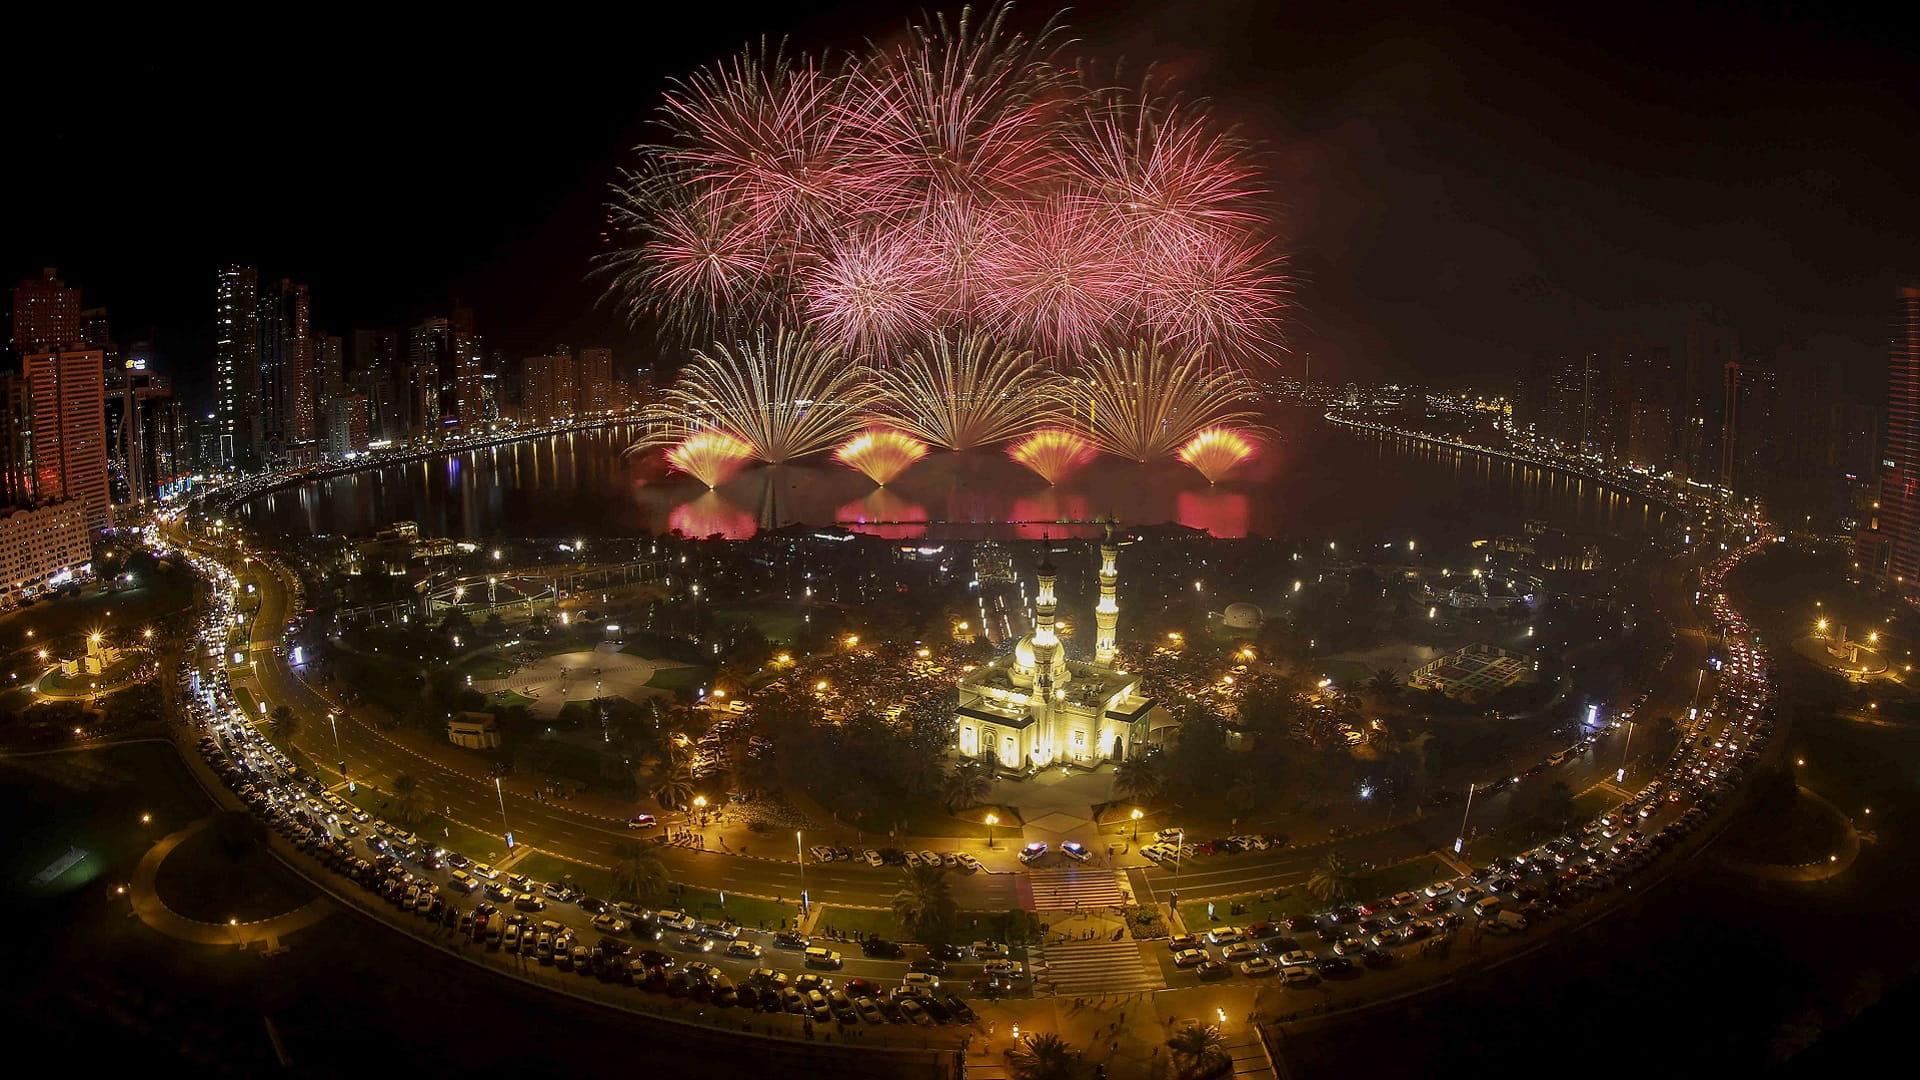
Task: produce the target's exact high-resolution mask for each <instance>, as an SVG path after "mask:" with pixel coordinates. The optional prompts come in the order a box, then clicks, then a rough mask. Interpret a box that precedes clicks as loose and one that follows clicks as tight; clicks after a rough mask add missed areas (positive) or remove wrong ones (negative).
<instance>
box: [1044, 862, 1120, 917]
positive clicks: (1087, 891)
mask: <svg viewBox="0 0 1920 1080" xmlns="http://www.w3.org/2000/svg"><path fill="white" fill-rule="evenodd" d="M1027 885H1028V887H1030V888H1031V889H1032V890H1033V909H1034V910H1035V911H1089V910H1096V909H1099V908H1106V907H1111V906H1113V905H1114V904H1120V903H1125V902H1126V900H1127V894H1126V891H1125V890H1123V889H1121V887H1120V878H1119V875H1117V874H1115V873H1114V872H1113V871H1112V870H1093V869H1083V868H1077V867H1075V868H1069V869H1066V870H1036V871H1034V872H1033V873H1031V874H1028V875H1027Z"/></svg>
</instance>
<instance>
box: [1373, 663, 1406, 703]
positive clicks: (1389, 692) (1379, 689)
mask: <svg viewBox="0 0 1920 1080" xmlns="http://www.w3.org/2000/svg"><path fill="white" fill-rule="evenodd" d="M1367 689H1369V690H1372V691H1373V692H1374V693H1376V694H1379V695H1380V696H1381V697H1392V696H1393V695H1395V694H1397V693H1399V692H1400V676H1399V675H1396V674H1395V673H1394V671H1393V669H1392V668H1374V669H1373V678H1371V679H1368V680H1367Z"/></svg>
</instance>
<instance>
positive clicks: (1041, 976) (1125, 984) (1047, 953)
mask: <svg viewBox="0 0 1920 1080" xmlns="http://www.w3.org/2000/svg"><path fill="white" fill-rule="evenodd" d="M1036 960H1037V962H1036V963H1035V964H1034V969H1033V978H1034V981H1035V982H1036V983H1039V984H1041V985H1043V986H1045V987H1048V988H1051V989H1052V991H1053V992H1054V993H1055V994H1127V993H1134V992H1137V991H1141V990H1158V989H1160V988H1161V987H1163V986H1165V985H1166V984H1165V983H1164V982H1162V981H1161V979H1160V970H1159V966H1158V965H1153V966H1152V967H1151V968H1149V966H1148V964H1147V962H1146V961H1145V960H1144V959H1142V958H1141V956H1140V944H1139V943H1138V942H1135V941H1088V942H1073V943H1069V944H1062V945H1048V946H1046V947H1045V948H1044V949H1040V950H1037V951H1036Z"/></svg>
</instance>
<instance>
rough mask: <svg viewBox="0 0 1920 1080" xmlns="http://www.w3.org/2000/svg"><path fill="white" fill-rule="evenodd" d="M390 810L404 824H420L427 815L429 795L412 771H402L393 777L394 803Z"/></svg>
mask: <svg viewBox="0 0 1920 1080" xmlns="http://www.w3.org/2000/svg"><path fill="white" fill-rule="evenodd" d="M389 812H390V813H391V814H392V815H393V817H394V819H395V820H397V821H399V822H400V824H402V825H418V824H420V819H421V818H423V817H425V816H426V814H427V797H426V794H425V793H424V792H422V791H421V790H420V781H418V780H416V779H414V776H413V774H412V773H400V774H399V775H397V776H395V777H394V778H393V805H392V806H391V807H390V808H389Z"/></svg>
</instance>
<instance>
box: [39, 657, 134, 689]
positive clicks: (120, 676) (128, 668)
mask: <svg viewBox="0 0 1920 1080" xmlns="http://www.w3.org/2000/svg"><path fill="white" fill-rule="evenodd" d="M138 662H139V658H137V657H128V658H126V659H124V660H122V661H120V662H119V663H117V664H115V665H113V666H112V667H110V668H107V669H106V670H105V671H102V672H101V673H100V674H98V675H89V674H87V673H86V671H85V670H84V669H83V670H81V671H80V672H79V673H77V674H75V675H74V676H73V677H72V678H68V677H67V676H65V675H62V674H60V672H58V671H55V672H54V673H53V674H51V675H49V676H47V677H46V678H44V679H42V680H40V688H41V690H43V691H45V692H46V693H49V694H66V695H83V694H87V693H90V692H91V691H92V688H93V686H94V685H95V684H98V685H100V686H115V685H118V684H119V683H120V682H121V681H123V680H125V679H126V677H127V675H128V674H129V673H130V672H132V671H133V669H134V665H135V664H137V663H138Z"/></svg>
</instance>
